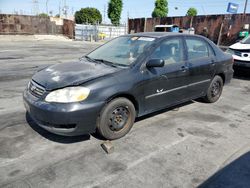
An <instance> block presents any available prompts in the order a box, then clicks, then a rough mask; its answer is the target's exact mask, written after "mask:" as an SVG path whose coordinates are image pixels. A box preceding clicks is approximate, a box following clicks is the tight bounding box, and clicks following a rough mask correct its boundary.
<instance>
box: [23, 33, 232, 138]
mask: <svg viewBox="0 0 250 188" xmlns="http://www.w3.org/2000/svg"><path fill="white" fill-rule="evenodd" d="M232 65H233V59H232V56H231V55H230V54H226V53H224V52H223V51H221V50H220V49H219V48H218V47H217V46H216V45H215V44H214V43H213V42H211V41H210V40H208V39H207V38H204V37H202V36H197V35H187V34H178V33H139V34H132V35H125V36H121V37H118V38H116V39H114V40H112V41H110V42H108V43H106V44H104V45H103V46H101V47H99V48H97V49H96V50H94V51H92V52H90V53H89V54H87V55H86V56H83V57H82V58H81V59H80V60H79V62H73V63H62V64H56V65H52V66H50V67H47V68H45V69H43V70H40V71H39V72H37V73H36V74H35V75H34V76H33V77H32V79H31V81H30V82H29V84H28V86H27V88H26V89H25V91H24V95H23V98H24V104H25V107H26V109H27V111H28V113H29V114H30V116H31V117H32V118H33V119H34V121H35V122H36V123H37V124H38V125H39V126H40V127H42V128H44V129H46V130H48V131H50V132H52V133H55V134H59V135H65V136H75V135H82V134H89V133H94V132H98V133H99V134H100V135H101V136H103V137H104V138H106V139H110V140H113V139H118V138H121V137H123V136H125V135H126V134H127V133H128V132H129V130H130V129H131V128H132V126H133V124H134V121H135V118H136V117H140V116H144V115H146V114H149V113H152V112H155V111H159V110H161V109H164V108H168V107H171V106H174V105H177V104H180V103H183V102H186V101H189V100H192V99H197V98H203V99H204V101H206V102H209V103H213V102H216V101H217V100H218V99H219V98H220V96H221V94H222V89H223V86H224V84H227V83H229V82H230V80H231V78H232V76H233V69H232Z"/></svg>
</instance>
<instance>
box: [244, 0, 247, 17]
mask: <svg viewBox="0 0 250 188" xmlns="http://www.w3.org/2000/svg"><path fill="white" fill-rule="evenodd" d="M247 3H248V0H246V1H245V8H244V15H245V14H246V11H247Z"/></svg>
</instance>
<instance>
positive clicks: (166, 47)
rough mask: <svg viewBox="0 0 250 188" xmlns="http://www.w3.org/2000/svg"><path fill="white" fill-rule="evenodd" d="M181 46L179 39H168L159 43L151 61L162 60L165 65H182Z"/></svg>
mask: <svg viewBox="0 0 250 188" xmlns="http://www.w3.org/2000/svg"><path fill="white" fill-rule="evenodd" d="M183 57H184V56H183V44H182V40H181V39H177V38H175V39H170V40H167V41H164V42H162V43H161V45H160V46H159V47H158V48H157V49H156V50H155V51H154V52H153V54H152V56H151V58H152V59H163V60H164V61H165V65H168V64H176V63H183Z"/></svg>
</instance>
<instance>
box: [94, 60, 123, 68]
mask: <svg viewBox="0 0 250 188" xmlns="http://www.w3.org/2000/svg"><path fill="white" fill-rule="evenodd" d="M94 60H95V61H99V62H102V63H104V64H105V65H109V66H112V67H118V66H119V67H127V66H126V65H124V64H118V63H113V62H111V61H107V60H105V59H94Z"/></svg>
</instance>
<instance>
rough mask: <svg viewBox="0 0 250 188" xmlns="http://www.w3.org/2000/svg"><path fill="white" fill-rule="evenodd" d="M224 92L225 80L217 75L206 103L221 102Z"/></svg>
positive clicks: (205, 99)
mask: <svg viewBox="0 0 250 188" xmlns="http://www.w3.org/2000/svg"><path fill="white" fill-rule="evenodd" d="M222 91H223V80H222V78H221V77H220V76H218V75H216V76H215V77H214V78H213V80H212V82H211V83H210V86H209V88H208V90H207V94H206V96H205V97H204V101H205V102H207V103H215V102H216V101H218V100H219V98H220V96H221V94H222Z"/></svg>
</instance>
